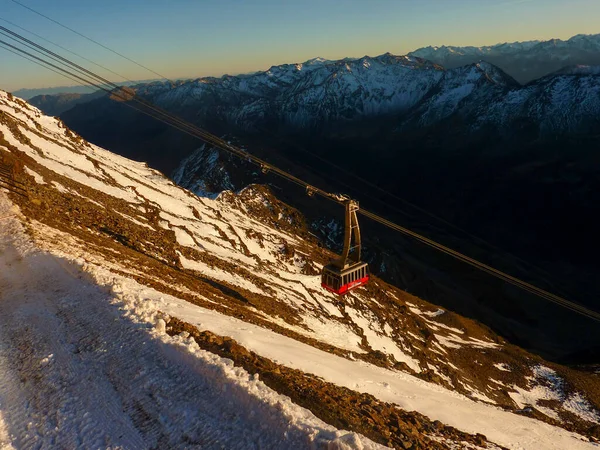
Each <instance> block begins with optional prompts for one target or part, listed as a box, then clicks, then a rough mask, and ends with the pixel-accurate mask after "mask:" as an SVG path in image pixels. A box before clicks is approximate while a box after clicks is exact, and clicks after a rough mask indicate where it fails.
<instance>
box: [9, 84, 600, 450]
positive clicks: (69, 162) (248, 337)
mask: <svg viewBox="0 0 600 450" xmlns="http://www.w3.org/2000/svg"><path fill="white" fill-rule="evenodd" d="M0 108H1V115H0V131H1V133H2V135H1V141H0V154H1V156H2V161H3V163H4V164H5V165H9V166H10V167H11V173H12V177H13V178H14V179H15V181H17V182H19V183H21V184H22V185H23V186H25V189H26V191H27V195H26V196H22V195H17V194H13V193H9V194H8V196H9V198H10V199H11V201H12V202H13V203H15V204H16V205H18V206H19V208H20V211H21V213H22V214H23V217H22V219H21V220H22V223H23V225H24V226H25V227H26V229H27V231H28V233H29V234H30V236H31V238H32V239H33V240H34V242H35V245H37V246H38V247H40V248H42V249H44V250H45V251H46V252H49V254H52V255H57V256H60V257H61V258H64V259H65V260H67V261H70V262H72V263H73V264H75V267H76V266H79V268H78V269H77V270H82V271H83V273H87V275H86V276H90V277H92V279H93V280H94V282H95V283H98V284H100V285H102V286H104V287H105V288H108V289H110V290H111V292H113V295H115V296H116V297H117V298H118V299H119V301H120V302H122V303H123V305H124V307H125V309H127V310H130V311H132V314H133V313H135V314H137V315H138V316H139V317H141V319H140V320H142V321H144V320H145V321H147V322H148V323H153V324H156V326H157V327H158V329H160V328H161V327H163V326H164V324H165V322H166V323H167V324H168V329H169V330H171V331H170V332H172V333H173V334H178V336H177V338H178V339H187V338H188V337H189V336H193V339H194V341H195V342H196V344H198V345H201V346H202V347H203V348H207V349H209V350H211V351H216V352H217V353H219V354H223V355H226V356H228V357H231V358H232V359H233V360H234V361H235V362H236V364H239V365H241V366H243V367H244V368H246V370H248V371H250V373H259V374H261V376H263V377H264V378H266V381H265V382H266V383H267V384H268V385H269V386H271V387H272V388H274V389H276V390H278V391H280V392H283V393H285V394H286V395H291V396H292V398H297V399H298V400H297V401H300V398H301V397H304V398H305V404H304V406H305V407H308V408H309V409H311V411H313V412H314V413H315V414H317V415H318V416H319V417H320V418H321V419H322V420H324V421H326V422H327V421H329V422H330V423H331V421H332V420H333V418H334V417H338V415H337V414H338V413H337V412H335V411H342V410H345V411H347V412H346V413H343V415H342V417H344V421H343V422H339V421H337V420H338V419H336V421H335V423H334V425H335V426H340V423H342V425H343V427H345V428H346V429H350V430H355V431H360V432H361V433H364V434H365V435H366V436H367V437H369V438H370V439H373V440H375V441H377V442H380V443H383V444H386V445H392V446H394V447H397V448H432V446H433V445H434V444H432V442H436V443H438V444H439V446H440V447H441V448H452V447H456V446H458V447H461V446H464V447H466V448H469V446H471V448H472V447H474V446H485V445H486V444H485V438H483V437H477V436H475V435H476V433H481V434H485V435H486V436H487V437H488V439H490V440H491V441H493V442H495V443H496V444H499V445H501V446H505V447H514V448H516V447H519V446H521V447H524V448H539V447H535V445H539V442H540V441H539V440H540V439H543V440H544V441H543V442H547V443H548V445H563V447H556V448H564V445H569V446H571V448H576V447H575V446H581V445H583V446H584V447H581V448H585V445H586V444H584V443H583V441H582V440H581V437H578V435H572V434H569V433H566V432H563V431H561V430H565V429H566V430H572V431H574V432H576V433H579V434H580V435H582V436H586V439H588V442H589V440H591V441H594V439H597V438H598V424H600V415H599V414H600V413H599V408H600V395H599V389H600V381H599V379H598V375H597V374H594V373H586V372H581V371H575V370H572V369H568V368H566V367H563V366H560V365H556V364H552V363H548V362H546V361H544V360H542V359H541V358H539V357H536V356H533V355H531V354H528V353H526V352H524V351H523V350H521V349H519V348H517V347H514V346H512V345H510V344H508V343H507V342H506V341H505V340H503V339H502V338H499V337H498V336H497V335H495V334H494V333H493V332H491V331H490V330H489V329H487V328H486V327H483V326H481V325H480V324H478V323H476V322H474V321H472V320H469V319H466V318H464V317H461V316H459V315H457V314H454V313H452V312H450V311H448V310H445V309H440V308H439V307H437V306H435V305H432V304H430V303H427V302H425V301H423V300H420V299H419V298H416V297H414V296H412V295H410V294H407V293H406V292H403V291H401V290H399V289H397V288H395V287H393V286H390V285H388V284H386V283H385V282H383V281H381V280H379V279H377V278H374V279H373V281H372V283H370V285H369V286H368V287H367V288H366V289H363V290H360V291H359V292H357V293H356V294H353V295H351V296H348V297H345V298H342V299H340V298H337V297H335V296H333V295H331V294H329V293H327V292H326V291H324V290H322V289H321V288H320V286H319V277H318V276H317V275H318V271H319V269H320V267H321V266H322V265H323V264H324V263H326V262H327V261H328V259H329V258H330V257H331V256H332V255H331V254H330V253H329V252H328V251H326V250H324V249H323V248H322V247H319V246H318V245H317V242H316V240H315V239H314V237H312V236H311V234H310V232H309V230H308V229H307V227H306V224H305V222H304V218H303V216H302V215H301V214H300V213H299V212H298V211H297V210H294V209H293V208H291V207H289V206H287V205H286V204H284V203H281V202H280V201H279V200H277V199H276V198H275V197H274V196H273V194H272V193H271V192H270V191H269V189H267V188H265V187H262V186H256V185H254V186H250V187H248V188H246V189H243V190H242V191H240V192H239V193H233V192H224V193H222V194H221V195H219V196H218V197H216V198H212V199H211V198H200V197H197V196H195V195H193V194H191V193H190V192H189V191H186V190H183V189H181V188H180V187H177V186H176V185H174V184H173V183H172V182H170V181H169V180H167V179H166V178H164V177H163V176H162V175H161V174H160V173H158V172H156V171H154V170H152V169H149V168H148V167H147V166H146V165H145V164H141V163H135V162H132V161H130V160H127V159H125V158H122V157H119V156H116V155H114V154H111V153H109V152H107V151H105V150H102V149H101V148H99V147H96V146H93V145H91V144H88V143H87V142H86V141H84V140H82V139H81V138H80V137H79V136H77V135H76V134H75V133H73V132H71V131H70V130H69V129H68V128H66V127H65V126H64V125H63V124H62V123H61V122H60V121H57V120H56V119H53V118H49V117H46V116H43V115H42V114H41V112H40V111H39V110H37V109H35V108H33V107H31V106H29V105H27V104H26V103H24V102H22V101H19V100H17V99H15V98H13V97H11V96H10V95H7V94H5V93H0ZM175 319H176V320H175ZM186 323H187V324H188V325H185V324H186ZM161 324H162V325H161ZM182 331H183V332H185V333H188V334H187V335H185V334H182V336H183V337H181V336H179V334H181V333H182ZM205 331H207V332H208V331H210V332H212V333H215V334H217V335H219V334H220V335H223V334H224V335H225V336H231V337H234V338H235V339H236V340H238V341H239V342H240V344H241V345H242V346H243V347H247V349H246V350H240V349H236V347H235V346H234V345H233V344H232V341H231V340H227V341H226V340H224V339H222V338H221V337H217V338H211V337H210V336H211V335H210V334H206V333H204V334H203V332H205ZM226 342H227V344H226ZM123 345H127V343H126V342H124V343H123ZM88 350H89V351H92V352H93V351H98V352H102V351H104V350H103V348H102V347H98V348H96V350H94V347H91V348H89V349H88ZM248 351H250V352H254V353H255V354H256V355H258V356H260V357H262V358H267V359H269V360H270V362H269V361H264V360H262V359H260V358H258V359H257V356H252V353H248ZM278 361H279V362H278ZM273 364H275V365H273ZM277 364H280V365H283V366H286V367H288V368H291V369H298V370H301V371H303V372H308V373H313V374H315V375H317V376H319V377H321V378H323V379H324V380H325V381H328V382H329V383H331V384H329V385H327V386H325V385H322V386H321V385H319V383H316V382H315V383H312V382H310V377H309V379H308V381H307V379H305V381H302V382H301V381H300V378H302V377H303V376H304V375H302V374H296V373H293V374H291V373H288V370H287V369H281V368H278V367H277V366H276V365H277ZM334 367H335V368H336V369H335V370H334ZM336 371H337V372H336ZM267 372H268V373H269V374H271V373H272V375H266V373H267ZM277 372H279V373H277ZM335 373H340V374H343V373H346V374H347V373H355V374H356V376H354V377H351V378H349V379H347V378H343V380H342V379H341V378H339V376H338V377H336V376H334V374H335ZM359 373H360V374H361V375H358V374H359ZM282 374H283V375H282ZM286 374H287V375H289V376H287V375H286ZM374 379H377V380H379V381H377V382H374V381H373V380H374ZM298 383H307V384H305V385H304V386H306V387H304V388H300V387H299V386H302V384H298ZM317 385H318V386H320V387H318V389H321V390H323V391H325V390H327V391H329V392H331V393H332V394H331V395H333V396H334V397H335V398H336V400H335V402H334V404H333V405H332V404H329V403H328V402H326V401H325V400H323V397H322V396H321V395H306V394H301V393H302V392H303V390H307V389H308V390H309V391H310V390H312V389H317V387H316V386H317ZM336 385H337V386H345V387H346V388H348V389H349V390H344V389H339V388H336V387H335V386H336ZM332 390H333V391H332ZM293 392H299V393H296V394H293V395H292V393H293ZM360 393H369V394H372V395H374V396H375V397H376V398H377V399H378V400H377V401H373V400H372V399H369V398H366V397H363V396H361V395H362V394H360ZM402 398H404V399H405V400H402ZM406 399H412V400H410V401H406ZM380 401H384V402H386V401H387V402H388V403H390V404H392V405H382V404H380V403H378V402H380ZM348 402H350V404H352V403H353V402H358V403H360V404H361V405H365V406H364V407H361V413H363V414H364V415H365V417H366V419H364V420H363V421H361V420H357V418H356V416H352V414H350V413H349V411H350V409H349V407H348ZM393 404H396V405H400V406H404V407H405V408H408V409H409V410H410V411H412V410H413V409H414V410H416V411H417V412H418V413H420V414H416V413H415V414H412V415H410V414H409V415H408V416H406V415H404V414H405V413H404V412H402V413H395V414H393V411H394V410H396V409H397V406H394V405H393ZM369 405H370V406H369ZM340 414H341V412H340ZM423 414H425V416H427V417H425V416H423ZM498 414H500V415H498ZM526 416H528V417H526ZM369 417H370V419H369ZM467 417H473V419H472V420H470V419H467ZM475 417H477V419H476V420H475ZM435 420H440V421H441V422H443V423H442V424H439V425H437V424H436V423H435V422H434V421H435ZM391 423H395V425H391ZM444 425H446V426H450V427H454V428H447V427H445V426H444ZM540 427H541V428H540ZM455 429H458V430H460V431H456V430H455ZM399 430H400V431H399ZM453 430H454V431H453ZM461 433H462V434H461ZM464 433H467V434H464ZM550 436H551V437H550ZM463 441H464V442H463ZM466 442H470V443H469V444H467V443H466ZM435 445H437V444H435ZM489 445H492V444H489ZM587 445H592V444H587ZM488 448H490V447H488ZM492 448H493V447H492ZM577 448H579V447H577Z"/></svg>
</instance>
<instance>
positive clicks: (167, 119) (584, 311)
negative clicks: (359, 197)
mask: <svg viewBox="0 0 600 450" xmlns="http://www.w3.org/2000/svg"><path fill="white" fill-rule="evenodd" d="M13 1H14V0H13ZM0 28H3V27H0ZM11 34H13V35H15V36H18V37H19V39H21V38H22V39H23V40H24V41H28V40H27V39H26V38H23V37H22V36H20V35H18V33H14V32H11ZM29 42H31V41H29ZM0 44H4V45H5V46H8V47H10V48H12V49H15V50H16V51H17V52H19V54H20V56H23V55H27V56H30V57H32V58H33V59H35V60H37V61H40V62H42V63H44V64H47V65H49V66H51V67H53V68H56V69H57V70H60V71H61V72H64V73H66V74H67V75H70V76H73V77H75V78H77V79H78V80H80V82H83V83H85V84H86V85H90V84H91V85H93V86H95V87H97V88H98V89H102V90H104V91H106V92H108V93H110V94H111V96H114V97H115V98H117V99H119V100H121V101H122V103H123V104H124V105H126V106H128V107H131V108H133V109H135V110H137V111H139V112H141V113H143V114H146V115H148V116H150V117H153V118H154V119H156V120H159V121H161V122H163V123H165V124H167V125H169V126H172V127H174V128H176V129H178V130H180V131H182V132H184V133H186V134H189V135H191V136H194V137H196V138H199V139H201V140H203V141H205V142H206V143H209V144H212V145H215V146H216V147H217V148H219V149H221V150H224V151H227V152H230V153H232V154H235V155H236V156H238V157H240V158H242V159H245V160H247V161H249V162H252V163H254V164H256V165H258V166H259V167H260V168H261V170H263V171H264V170H266V171H270V172H273V173H275V174H277V175H278V176H280V177H281V178H284V179H286V180H288V181H290V182H292V183H294V184H297V185H299V186H301V187H303V188H304V189H306V192H307V193H308V194H309V195H314V194H318V195H320V196H322V197H324V198H326V199H329V200H332V201H334V202H336V203H339V204H344V205H346V210H347V216H346V217H347V219H348V217H350V218H351V216H350V215H348V211H351V210H350V208H349V205H352V203H353V201H352V200H351V199H349V198H348V197H345V196H343V195H339V194H332V193H329V192H326V191H324V190H322V189H320V188H318V187H315V186H312V185H310V184H308V183H306V182H304V181H303V180H301V179H299V178H297V177H295V176H294V175H292V174H290V173H288V172H286V171H284V170H281V169H279V168H278V167H276V166H274V165H271V164H269V163H268V162H267V161H264V160H262V159H261V158H258V157H256V156H253V155H251V154H249V153H247V152H246V151H244V150H242V149H240V148H238V147H236V146H233V145H231V144H229V143H228V142H226V141H224V140H223V139H221V138H218V137H217V136H215V135H212V134H211V133H209V132H207V131H205V130H202V129H201V128H199V127H197V126H195V125H193V124H191V123H189V122H187V121H185V120H183V119H180V118H178V117H176V116H174V115H173V114H172V113H169V112H167V111H165V110H163V109H161V108H159V107H156V106H154V105H152V104H151V103H150V102H148V101H146V100H144V99H141V98H139V97H138V96H137V95H135V94H131V93H129V92H127V91H124V90H123V89H121V88H120V87H119V86H117V85H115V84H114V83H112V82H109V81H108V80H105V79H104V78H102V77H100V76H98V75H96V74H94V73H93V72H91V71H89V70H87V69H85V68H83V67H81V66H79V65H77V64H75V63H73V62H72V61H69V60H68V59H66V58H63V57H62V56H60V55H57V54H55V53H54V52H52V51H50V50H48V49H45V48H44V47H43V46H40V45H38V44H35V43H33V45H35V46H36V47H38V48H39V49H41V50H42V51H44V52H47V53H48V54H49V55H54V56H56V57H57V58H59V59H60V60H62V61H64V63H63V64H68V65H70V66H72V67H75V68H79V69H81V70H82V71H84V72H85V73H87V74H89V76H90V77H92V78H93V79H95V80H97V81H96V82H94V81H91V80H89V79H86V78H83V77H81V76H79V75H77V74H74V73H73V72H70V71H69V69H65V68H62V67H59V66H56V65H54V64H52V63H50V62H48V61H46V60H43V59H42V58H39V57H36V56H35V55H32V54H31V53H29V52H27V51H25V50H23V49H19V48H17V47H15V46H13V45H11V44H9V43H7V42H4V41H1V40H0ZM13 53H14V52H13ZM98 83H104V84H106V85H108V86H113V87H115V90H110V89H108V88H107V87H105V86H103V85H101V84H98ZM130 102H131V103H130ZM138 105H141V106H142V107H140V106H138ZM354 203H355V202H354ZM351 213H353V214H356V213H359V214H362V215H363V216H365V217H367V218H369V219H371V220H373V221H375V222H378V223H380V224H382V225H384V226H386V227H388V228H390V229H392V230H394V231H397V232H400V233H402V234H405V235H407V236H410V237H412V238H414V239H416V240H417V241H419V242H421V243H423V244H425V245H428V246H430V247H432V248H434V249H436V250H438V251H441V252H443V253H445V254H447V255H449V256H452V257H454V258H455V259H458V260H460V261H462V262H465V263H467V264H469V265H471V266H473V267H475V268H478V269H479V270H481V271H483V272H486V273H488V274H490V275H492V276H495V277H496V278H499V279H500V280H503V281H505V282H507V283H510V284H512V285H514V286H516V287H519V288H521V289H523V290H524V291H526V292H530V293H532V294H535V295H537V296H539V297H540V298H543V299H546V300H548V301H551V302H553V303H556V304H557V305H560V306H563V307H565V308H567V309H570V310H571V311H574V312H576V313H579V314H581V315H583V316H586V317H588V318H591V319H594V320H597V321H600V313H598V312H595V311H592V310H590V309H588V308H585V307H584V306H581V305H579V304H577V303H574V302H571V301H569V300H567V299H564V298H562V297H559V296H557V295H554V294H552V293H550V292H547V291H545V290H543V289H540V288H538V287H536V286H534V285H532V284H530V283H527V282H525V281H523V280H520V279H518V278H516V277H513V276H512V275H509V274H507V273H504V272H502V271H500V270H497V269H495V268H493V267H491V266H488V265H486V264H483V263H481V262H479V261H477V260H475V259H473V258H471V257H469V256H466V255H464V254H462V253H460V252H458V251H456V250H453V249H451V248H449V247H446V246H444V245H442V244H439V243H437V242H435V241H433V240H431V239H429V238H427V237H425V236H422V235H420V234H418V233H415V232H413V231H411V230H409V229H407V228H405V227H402V226H400V225H398V224H395V223H393V222H391V221H389V220H387V219H385V218H383V217H381V216H379V215H377V214H375V213H372V212H370V211H367V210H364V209H358V205H357V204H356V209H355V210H354V211H351ZM352 220H353V219H351V221H352ZM352 227H354V225H352V226H351V227H348V226H347V227H346V235H347V236H348V235H351V234H352V232H351V230H352V229H353V228H352ZM356 231H358V222H355V232H356ZM347 236H346V237H347ZM355 236H356V233H355ZM357 236H358V239H357V241H358V247H359V249H360V235H359V234H358V235H357ZM347 242H348V240H347V239H346V240H345V250H344V253H345V254H346V256H348V254H349V251H347V249H346V245H347V244H346V243H347ZM350 244H351V242H350ZM350 244H348V245H350ZM350 246H351V245H350ZM358 261H359V262H360V260H358ZM344 262H345V261H344ZM353 262H354V263H356V261H353ZM366 278H367V279H368V273H367V277H366ZM356 281H357V280H354V281H351V282H350V284H351V283H352V282H356ZM358 281H360V280H358Z"/></svg>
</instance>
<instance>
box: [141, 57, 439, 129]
mask: <svg viewBox="0 0 600 450" xmlns="http://www.w3.org/2000/svg"><path fill="white" fill-rule="evenodd" d="M442 76H443V69H442V68H441V67H439V66H436V65H434V64H432V63H430V62H428V61H424V60H421V59H419V58H413V57H407V56H394V55H391V54H385V55H381V56H379V57H376V58H370V57H364V58H360V59H355V60H350V59H343V60H339V61H326V60H321V59H319V60H317V61H315V60H311V61H308V62H306V63H304V64H287V65H283V66H275V67H271V68H270V69H269V70H267V71H265V72H260V73H257V74H252V75H239V76H224V77H222V78H201V79H198V80H194V81H189V82H184V83H181V84H178V85H172V84H170V83H154V84H149V85H140V86H137V89H136V90H137V93H138V94H139V95H141V96H143V97H147V98H150V99H152V101H153V102H154V103H155V104H157V105H160V106H162V107H163V108H166V109H169V110H178V111H189V110H192V111H193V114H194V115H195V116H196V118H197V120H199V121H216V120H222V121H225V122H227V123H229V124H235V125H236V126H238V127H240V128H242V129H247V130H256V127H257V126H258V125H260V124H263V125H264V124H272V123H275V124H277V125H279V126H282V127H292V128H296V129H297V128H305V127H311V128H312V127H317V128H326V127H327V126H328V125H329V124H335V123H336V122H340V121H352V120H356V119H361V118H366V117H376V116H381V115H386V114H398V113H401V112H404V111H407V110H409V109H410V108H411V107H413V106H414V105H415V104H417V103H418V102H419V101H420V100H421V99H422V98H423V97H424V96H425V95H426V94H427V93H428V92H429V91H430V90H431V89H432V88H433V87H434V86H435V85H436V84H437V82H438V81H439V80H440V79H441V78H442Z"/></svg>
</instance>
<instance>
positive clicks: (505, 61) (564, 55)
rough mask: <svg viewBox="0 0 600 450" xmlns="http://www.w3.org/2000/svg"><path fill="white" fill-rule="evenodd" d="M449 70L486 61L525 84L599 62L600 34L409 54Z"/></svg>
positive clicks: (450, 48) (423, 50) (430, 48)
mask: <svg viewBox="0 0 600 450" xmlns="http://www.w3.org/2000/svg"><path fill="white" fill-rule="evenodd" d="M409 55H410V56H416V57H420V58H425V59H428V60H430V61H433V62H435V63H437V64H441V65H443V66H444V67H447V68H449V69H452V68H455V67H459V66H463V65H466V64H473V63H476V62H479V61H482V60H483V61H486V62H489V63H491V64H494V65H496V66H498V67H500V68H502V69H503V70H504V71H506V72H507V73H510V74H511V76H513V77H514V78H515V79H516V80H517V81H519V82H520V83H523V84H527V83H529V82H531V81H533V80H536V79H538V78H541V77H543V76H546V75H548V74H550V73H553V72H555V71H558V70H561V69H563V68H564V67H567V66H578V65H586V66H590V65H591V66H594V65H600V34H595V35H585V34H579V35H577V36H573V37H572V38H570V39H568V40H566V41H563V40H561V39H551V40H548V41H528V42H513V43H504V44H497V45H492V46H484V47H472V46H468V47H454V46H445V45H444V46H441V47H431V46H430V47H423V48H420V49H418V50H415V51H414V52H411V53H409Z"/></svg>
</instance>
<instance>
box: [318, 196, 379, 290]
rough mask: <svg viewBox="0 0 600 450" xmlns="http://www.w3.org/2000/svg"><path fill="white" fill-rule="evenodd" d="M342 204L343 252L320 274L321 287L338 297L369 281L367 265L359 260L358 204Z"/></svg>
mask: <svg viewBox="0 0 600 450" xmlns="http://www.w3.org/2000/svg"><path fill="white" fill-rule="evenodd" d="M344 203H345V206H346V221H345V223H346V227H345V230H344V250H343V252H342V256H341V257H340V258H339V259H336V260H335V261H332V262H331V263H329V264H327V265H326V266H325V267H323V271H322V272H321V286H322V287H324V288H325V289H327V290H328V291H330V292H333V293H334V294H338V295H344V294H347V293H348V292H349V291H351V290H352V289H356V288H357V287H360V286H363V285H365V284H367V282H368V281H369V265H368V264H367V263H366V262H362V261H361V260H360V228H359V227H358V218H357V216H356V213H357V212H358V202H356V201H354V200H350V199H348V198H345V199H344ZM352 238H354V244H353V243H352Z"/></svg>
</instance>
